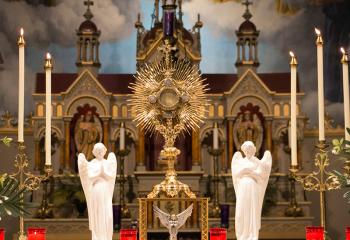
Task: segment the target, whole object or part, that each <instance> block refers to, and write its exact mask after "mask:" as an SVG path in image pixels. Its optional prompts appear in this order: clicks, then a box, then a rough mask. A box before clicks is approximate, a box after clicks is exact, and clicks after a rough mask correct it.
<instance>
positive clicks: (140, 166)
mask: <svg viewBox="0 0 350 240" xmlns="http://www.w3.org/2000/svg"><path fill="white" fill-rule="evenodd" d="M138 134H139V141H138V148H137V152H138V153H137V156H138V158H137V159H136V163H137V166H136V169H137V170H139V171H144V170H146V167H145V133H144V131H142V130H141V129H140V128H139V132H138Z"/></svg>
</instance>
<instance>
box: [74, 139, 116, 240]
mask: <svg viewBox="0 0 350 240" xmlns="http://www.w3.org/2000/svg"><path fill="white" fill-rule="evenodd" d="M106 152H107V149H106V147H105V146H104V145H103V144H102V143H97V144H95V146H94V148H93V151H92V153H93V154H94V156H95V158H94V159H93V160H91V161H90V162H88V161H87V160H86V158H85V155H84V154H83V153H80V154H79V156H78V168H79V175H80V180H81V184H82V186H83V189H84V193H85V197H86V202H87V206H88V214H89V229H90V230H91V233H92V240H112V237H113V210H112V198H113V191H114V184H115V178H116V172H117V160H116V157H115V155H114V153H110V154H109V155H108V158H107V160H106V159H104V156H105V154H106Z"/></svg>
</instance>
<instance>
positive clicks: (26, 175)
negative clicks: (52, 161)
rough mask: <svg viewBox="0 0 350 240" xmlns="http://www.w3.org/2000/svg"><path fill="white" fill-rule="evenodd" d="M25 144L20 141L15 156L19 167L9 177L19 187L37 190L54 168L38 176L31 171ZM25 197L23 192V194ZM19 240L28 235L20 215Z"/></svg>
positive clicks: (16, 165)
mask: <svg viewBox="0 0 350 240" xmlns="http://www.w3.org/2000/svg"><path fill="white" fill-rule="evenodd" d="M25 148H26V147H25V145H24V142H18V153H17V155H16V157H15V163H14V166H15V168H16V169H17V170H16V172H15V173H13V174H10V175H9V177H10V178H12V179H15V180H16V181H18V183H19V186H18V187H19V189H26V190H28V191H36V190H38V189H39V188H40V184H41V182H42V181H44V180H46V179H48V178H49V177H50V175H51V173H52V169H51V168H50V170H47V171H46V172H45V174H46V175H44V176H38V175H34V174H33V173H31V172H30V171H29V170H28V168H29V161H28V157H27V155H26V153H25ZM21 199H23V193H22V196H21ZM18 239H19V240H26V239H27V237H26V235H25V231H24V218H23V216H20V217H19V232H18Z"/></svg>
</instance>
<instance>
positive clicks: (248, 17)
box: [242, 0, 253, 21]
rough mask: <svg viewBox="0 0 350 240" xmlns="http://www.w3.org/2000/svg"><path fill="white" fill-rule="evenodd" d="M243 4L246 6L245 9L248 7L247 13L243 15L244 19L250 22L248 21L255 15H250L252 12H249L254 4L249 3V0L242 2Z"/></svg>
mask: <svg viewBox="0 0 350 240" xmlns="http://www.w3.org/2000/svg"><path fill="white" fill-rule="evenodd" d="M242 4H243V5H245V7H246V9H245V13H244V14H243V17H244V19H245V20H247V21H248V20H249V19H251V18H252V16H253V15H252V14H251V13H250V11H249V6H250V5H252V4H253V3H252V2H251V1H249V0H245V1H243V2H242Z"/></svg>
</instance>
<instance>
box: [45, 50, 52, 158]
mask: <svg viewBox="0 0 350 240" xmlns="http://www.w3.org/2000/svg"><path fill="white" fill-rule="evenodd" d="M44 68H45V75H46V122H45V123H46V125H45V165H51V111H52V110H51V72H52V63H51V55H50V53H47V54H46V59H45V65H44Z"/></svg>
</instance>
